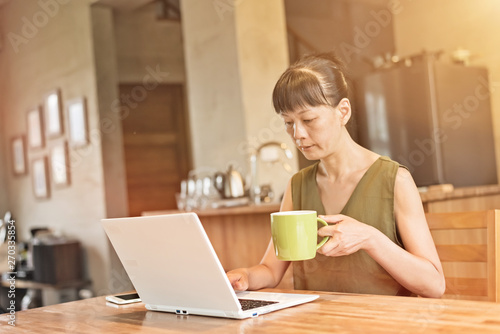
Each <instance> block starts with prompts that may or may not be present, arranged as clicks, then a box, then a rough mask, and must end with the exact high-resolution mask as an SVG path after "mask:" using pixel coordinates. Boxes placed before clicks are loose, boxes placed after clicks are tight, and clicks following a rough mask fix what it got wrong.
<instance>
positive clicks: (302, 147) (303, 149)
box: [299, 145, 313, 151]
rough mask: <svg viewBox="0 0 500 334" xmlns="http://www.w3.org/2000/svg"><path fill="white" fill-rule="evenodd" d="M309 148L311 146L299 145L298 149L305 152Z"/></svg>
mask: <svg viewBox="0 0 500 334" xmlns="http://www.w3.org/2000/svg"><path fill="white" fill-rule="evenodd" d="M311 147H313V145H301V146H299V148H300V150H301V151H307V150H309V149H310V148H311Z"/></svg>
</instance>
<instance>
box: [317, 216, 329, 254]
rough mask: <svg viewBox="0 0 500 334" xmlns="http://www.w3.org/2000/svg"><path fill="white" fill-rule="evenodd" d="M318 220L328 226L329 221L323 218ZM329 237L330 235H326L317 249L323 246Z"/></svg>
mask: <svg viewBox="0 0 500 334" xmlns="http://www.w3.org/2000/svg"><path fill="white" fill-rule="evenodd" d="M318 222H320V223H321V224H323V225H324V226H328V223H327V222H326V221H324V220H323V219H321V218H318ZM328 239H330V237H324V238H323V240H321V241H320V242H319V244H318V245H317V246H316V249H319V248H320V247H321V246H323V245H324V244H325V243H326V242H327V241H328Z"/></svg>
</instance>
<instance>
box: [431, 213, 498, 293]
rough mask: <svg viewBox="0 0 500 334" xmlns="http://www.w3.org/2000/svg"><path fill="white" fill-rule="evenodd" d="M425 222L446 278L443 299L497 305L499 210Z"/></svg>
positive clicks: (433, 216)
mask: <svg viewBox="0 0 500 334" xmlns="http://www.w3.org/2000/svg"><path fill="white" fill-rule="evenodd" d="M426 218H427V223H428V224H429V228H430V230H431V233H432V237H433V238H434V242H435V244H436V248H437V251H438V254H439V258H440V259H441V263H442V265H443V270H444V275H445V278H446V291H445V295H444V297H443V298H453V299H470V300H488V301H495V302H500V251H499V249H500V244H499V243H500V210H487V211H473V212H446V213H426Z"/></svg>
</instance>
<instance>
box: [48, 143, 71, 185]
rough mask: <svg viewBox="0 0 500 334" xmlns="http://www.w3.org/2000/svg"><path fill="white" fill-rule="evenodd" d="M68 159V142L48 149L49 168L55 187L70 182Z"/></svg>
mask: <svg viewBox="0 0 500 334" xmlns="http://www.w3.org/2000/svg"><path fill="white" fill-rule="evenodd" d="M68 161H69V159H68V144H67V143H66V142H64V143H61V144H58V145H55V146H54V147H52V150H51V151H50V170H51V178H52V182H53V183H54V186H55V187H65V186H68V185H69V184H70V168H69V165H68Z"/></svg>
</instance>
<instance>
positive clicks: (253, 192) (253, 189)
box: [250, 141, 293, 204]
mask: <svg viewBox="0 0 500 334" xmlns="http://www.w3.org/2000/svg"><path fill="white" fill-rule="evenodd" d="M269 146H277V147H278V148H280V149H281V150H282V151H283V152H284V153H285V155H286V157H287V158H288V159H290V160H291V159H293V154H292V151H291V150H290V149H289V148H288V146H287V145H286V144H285V143H279V142H276V141H270V142H267V143H264V144H262V145H260V146H259V147H258V148H257V149H256V150H254V151H253V152H252V154H251V155H250V174H251V186H250V198H251V200H252V201H253V203H254V204H260V202H261V198H260V191H261V188H260V185H259V183H258V181H257V176H258V173H257V162H258V159H260V153H261V151H262V149H263V148H266V147H269ZM277 160H278V159H276V160H274V161H272V162H276V161H277ZM282 164H283V168H285V170H286V171H287V172H289V173H291V172H292V167H291V166H290V164H289V163H288V162H286V161H285V162H282Z"/></svg>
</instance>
